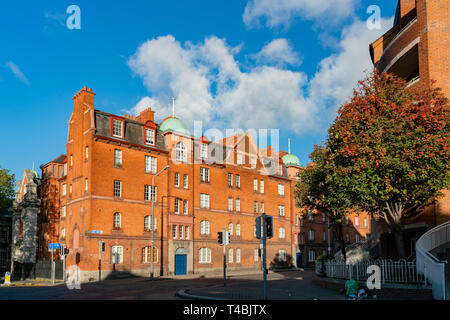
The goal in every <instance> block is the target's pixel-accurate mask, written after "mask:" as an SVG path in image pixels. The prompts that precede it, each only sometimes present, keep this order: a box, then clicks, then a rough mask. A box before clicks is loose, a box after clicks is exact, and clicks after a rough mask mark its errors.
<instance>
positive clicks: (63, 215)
mask: <svg viewBox="0 0 450 320" xmlns="http://www.w3.org/2000/svg"><path fill="white" fill-rule="evenodd" d="M65 216H66V206H62V207H61V217H63V218H64V217H65Z"/></svg>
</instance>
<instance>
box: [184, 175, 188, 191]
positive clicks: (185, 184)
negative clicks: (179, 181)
mask: <svg viewBox="0 0 450 320" xmlns="http://www.w3.org/2000/svg"><path fill="white" fill-rule="evenodd" d="M183 188H185V189H188V188H189V176H188V175H187V174H184V175H183Z"/></svg>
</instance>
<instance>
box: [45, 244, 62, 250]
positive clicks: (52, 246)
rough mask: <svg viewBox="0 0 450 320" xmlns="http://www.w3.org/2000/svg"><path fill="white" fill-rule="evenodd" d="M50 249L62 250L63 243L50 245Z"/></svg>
mask: <svg viewBox="0 0 450 320" xmlns="http://www.w3.org/2000/svg"><path fill="white" fill-rule="evenodd" d="M48 249H49V250H55V249H61V243H49V244H48Z"/></svg>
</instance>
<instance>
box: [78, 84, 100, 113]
mask: <svg viewBox="0 0 450 320" xmlns="http://www.w3.org/2000/svg"><path fill="white" fill-rule="evenodd" d="M94 97H95V93H94V92H93V91H92V89H91V88H89V89H88V88H86V87H83V89H81V90H80V91H78V92H77V93H76V94H75V95H74V96H73V98H72V99H73V107H74V108H77V107H81V109H82V110H86V108H87V107H88V106H86V105H85V103H86V104H87V105H89V107H90V108H94Z"/></svg>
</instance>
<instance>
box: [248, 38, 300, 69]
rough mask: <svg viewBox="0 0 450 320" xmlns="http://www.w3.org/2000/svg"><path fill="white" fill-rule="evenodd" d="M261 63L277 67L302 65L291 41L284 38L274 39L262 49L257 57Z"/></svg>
mask: <svg viewBox="0 0 450 320" xmlns="http://www.w3.org/2000/svg"><path fill="white" fill-rule="evenodd" d="M255 58H256V59H257V60H258V61H259V62H263V63H264V62H267V63H274V64H277V65H284V64H288V65H293V66H296V65H299V64H300V63H301V61H300V57H299V56H298V54H297V53H296V52H294V50H293V48H292V46H291V45H290V44H289V41H288V40H287V39H284V38H279V39H274V40H272V41H271V42H269V43H268V44H266V45H265V46H264V48H262V49H261V51H260V52H259V53H257V54H256V55H255Z"/></svg>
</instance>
